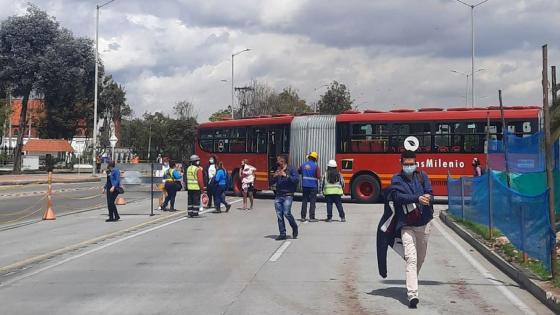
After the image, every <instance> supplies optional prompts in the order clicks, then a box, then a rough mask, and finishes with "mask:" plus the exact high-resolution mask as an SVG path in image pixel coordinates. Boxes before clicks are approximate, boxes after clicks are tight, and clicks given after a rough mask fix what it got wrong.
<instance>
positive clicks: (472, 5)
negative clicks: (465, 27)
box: [455, 0, 490, 107]
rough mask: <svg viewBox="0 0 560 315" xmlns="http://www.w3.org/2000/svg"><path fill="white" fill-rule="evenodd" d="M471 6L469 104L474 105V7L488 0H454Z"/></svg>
mask: <svg viewBox="0 0 560 315" xmlns="http://www.w3.org/2000/svg"><path fill="white" fill-rule="evenodd" d="M455 1H457V2H459V3H461V4H464V5H466V6H467V7H469V8H471V105H472V107H474V95H475V94H474V73H475V72H474V9H475V8H476V7H478V6H480V5H483V4H484V3H486V2H488V1H490V0H484V1H481V2H479V3H477V4H468V3H466V2H464V1H461V0H455Z"/></svg>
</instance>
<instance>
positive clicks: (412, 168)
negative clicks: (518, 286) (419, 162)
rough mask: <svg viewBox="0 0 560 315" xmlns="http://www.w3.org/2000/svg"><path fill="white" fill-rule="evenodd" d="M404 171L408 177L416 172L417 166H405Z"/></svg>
mask: <svg viewBox="0 0 560 315" xmlns="http://www.w3.org/2000/svg"><path fill="white" fill-rule="evenodd" d="M402 170H403V172H404V173H405V174H406V175H412V174H413V173H414V171H416V165H403V167H402Z"/></svg>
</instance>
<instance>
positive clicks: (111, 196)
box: [107, 189, 121, 220]
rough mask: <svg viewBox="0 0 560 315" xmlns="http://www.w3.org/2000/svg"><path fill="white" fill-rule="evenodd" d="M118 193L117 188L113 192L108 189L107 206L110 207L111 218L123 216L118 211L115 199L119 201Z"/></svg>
mask: <svg viewBox="0 0 560 315" xmlns="http://www.w3.org/2000/svg"><path fill="white" fill-rule="evenodd" d="M118 195H119V193H118V192H117V190H116V189H115V191H113V192H111V191H109V190H107V208H108V209H109V219H111V220H115V219H120V218H121V216H120V215H119V212H118V211H117V205H115V201H117V196H118Z"/></svg>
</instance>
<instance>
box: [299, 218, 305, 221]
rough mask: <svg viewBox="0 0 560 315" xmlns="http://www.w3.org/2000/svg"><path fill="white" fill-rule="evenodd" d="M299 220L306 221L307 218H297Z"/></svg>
mask: <svg viewBox="0 0 560 315" xmlns="http://www.w3.org/2000/svg"><path fill="white" fill-rule="evenodd" d="M299 221H300V222H305V221H307V219H306V218H301V219H299Z"/></svg>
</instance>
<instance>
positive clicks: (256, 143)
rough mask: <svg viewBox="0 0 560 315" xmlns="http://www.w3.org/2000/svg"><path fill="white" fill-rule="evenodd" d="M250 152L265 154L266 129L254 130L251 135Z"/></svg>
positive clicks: (266, 143)
mask: <svg viewBox="0 0 560 315" xmlns="http://www.w3.org/2000/svg"><path fill="white" fill-rule="evenodd" d="M251 140H252V141H251V152H253V153H266V146H267V145H268V134H267V131H266V128H254V129H253V133H252V134H251Z"/></svg>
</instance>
